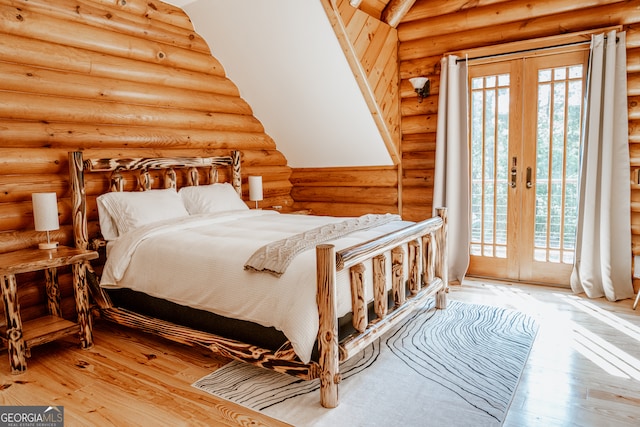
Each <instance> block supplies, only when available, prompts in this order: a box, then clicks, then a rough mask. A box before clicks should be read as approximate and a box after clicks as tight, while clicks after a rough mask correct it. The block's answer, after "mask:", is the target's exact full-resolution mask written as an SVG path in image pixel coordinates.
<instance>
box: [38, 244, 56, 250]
mask: <svg viewBox="0 0 640 427" xmlns="http://www.w3.org/2000/svg"><path fill="white" fill-rule="evenodd" d="M57 247H58V242H49V243H38V248H39V249H56V248H57Z"/></svg>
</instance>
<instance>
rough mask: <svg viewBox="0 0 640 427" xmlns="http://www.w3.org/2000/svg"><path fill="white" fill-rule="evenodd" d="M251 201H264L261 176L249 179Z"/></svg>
mask: <svg viewBox="0 0 640 427" xmlns="http://www.w3.org/2000/svg"><path fill="white" fill-rule="evenodd" d="M249 200H251V201H258V200H262V177H261V176H250V177H249Z"/></svg>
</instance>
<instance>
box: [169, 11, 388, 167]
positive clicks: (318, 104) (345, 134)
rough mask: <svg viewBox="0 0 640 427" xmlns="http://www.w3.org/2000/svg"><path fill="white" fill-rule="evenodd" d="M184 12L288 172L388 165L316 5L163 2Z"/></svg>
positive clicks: (341, 57)
mask: <svg viewBox="0 0 640 427" xmlns="http://www.w3.org/2000/svg"><path fill="white" fill-rule="evenodd" d="M164 1H166V2H167V3H171V4H174V5H176V6H179V7H182V8H183V10H184V11H185V12H186V13H187V15H189V17H190V18H191V21H192V22H193V25H194V27H195V30H196V31H197V32H198V34H200V35H201V36H202V37H203V38H204V39H205V40H206V41H207V43H208V44H209V47H210V49H211V52H212V54H213V56H215V57H216V58H217V59H218V60H219V61H220V62H221V63H222V65H223V66H224V68H225V71H226V73H227V75H228V76H229V78H230V79H231V80H232V81H233V82H234V83H235V84H236V85H237V86H238V89H239V90H240V94H241V96H242V97H243V98H244V99H245V100H246V101H247V102H248V103H249V105H251V107H252V108H253V111H254V115H255V116H256V117H257V118H258V120H260V121H261V122H262V124H263V126H264V128H265V131H266V132H267V134H269V135H270V136H271V137H272V138H273V139H274V140H275V142H276V144H277V147H278V150H279V151H281V152H282V153H283V154H284V155H285V156H286V157H287V160H288V162H289V165H290V166H292V167H296V168H299V167H329V166H375V165H390V164H392V163H393V162H392V159H391V157H390V155H389V153H388V151H387V149H386V147H385V144H384V141H383V140H382V138H381V136H380V134H379V132H378V129H377V127H376V124H375V122H374V121H373V118H372V117H371V113H370V111H369V110H368V108H367V105H366V103H365V101H364V99H363V97H362V94H361V92H360V89H359V88H358V85H357V83H356V80H355V77H354V76H353V74H352V72H351V69H350V68H349V65H348V63H347V60H346V58H345V57H344V53H343V52H342V50H341V48H340V45H339V43H338V40H337V39H336V36H335V33H334V31H333V29H332V27H331V25H330V23H329V20H328V18H327V15H326V13H325V11H324V9H323V7H322V5H321V4H320V1H319V0H268V1H267V0H164Z"/></svg>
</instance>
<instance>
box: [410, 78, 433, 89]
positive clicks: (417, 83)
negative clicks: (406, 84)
mask: <svg viewBox="0 0 640 427" xmlns="http://www.w3.org/2000/svg"><path fill="white" fill-rule="evenodd" d="M409 81H410V82H411V86H413V88H414V89H422V88H423V87H424V85H425V84H426V83H427V82H428V81H429V79H428V78H427V77H412V78H410V79H409Z"/></svg>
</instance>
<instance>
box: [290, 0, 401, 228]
mask: <svg viewBox="0 0 640 427" xmlns="http://www.w3.org/2000/svg"><path fill="white" fill-rule="evenodd" d="M322 4H323V6H324V7H325V10H326V12H327V15H328V16H329V21H330V22H331V23H332V25H333V27H334V29H335V31H336V35H337V37H338V40H339V41H340V43H341V45H342V47H343V50H344V51H345V55H346V56H347V58H348V60H349V62H350V65H351V67H352V69H353V73H354V75H355V76H356V79H357V80H358V83H359V84H360V87H361V89H362V91H363V95H364V97H365V100H366V101H367V103H368V105H369V108H370V109H371V111H372V114H373V116H374V119H375V120H376V121H377V122H379V123H378V128H379V129H380V131H381V133H382V136H383V138H384V139H385V141H387V146H388V147H389V151H390V153H391V155H392V158H395V163H399V162H400V157H401V155H400V114H399V113H400V105H399V104H400V98H399V96H398V90H399V89H398V57H397V44H398V38H397V32H396V30H395V28H392V27H390V26H389V25H387V24H385V23H384V22H382V21H380V20H379V19H377V18H374V17H372V16H370V15H369V14H367V13H365V12H363V11H361V10H358V9H355V8H353V7H352V6H351V5H350V4H349V1H348V0H322ZM291 182H292V184H293V186H294V188H293V190H292V193H291V196H292V197H293V199H294V200H295V203H294V206H295V207H298V208H307V209H309V208H310V209H312V211H313V212H314V213H315V214H318V215H338V216H357V215H362V214H365V213H385V212H392V213H397V212H398V211H399V203H400V200H399V198H398V167H397V166H392V167H387V166H384V167H361V168H305V169H294V170H293V173H292V177H291Z"/></svg>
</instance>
